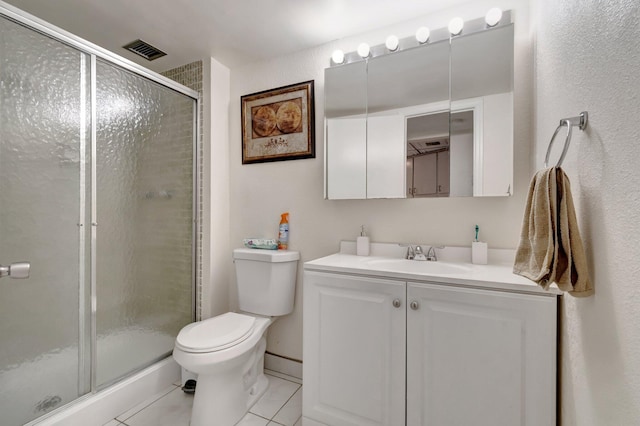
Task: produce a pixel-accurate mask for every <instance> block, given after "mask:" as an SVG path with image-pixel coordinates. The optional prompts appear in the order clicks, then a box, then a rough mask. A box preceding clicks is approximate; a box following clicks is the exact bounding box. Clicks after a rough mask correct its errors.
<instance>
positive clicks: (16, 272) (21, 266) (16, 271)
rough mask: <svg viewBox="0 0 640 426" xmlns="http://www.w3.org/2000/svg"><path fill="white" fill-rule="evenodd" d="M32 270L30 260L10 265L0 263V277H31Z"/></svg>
mask: <svg viewBox="0 0 640 426" xmlns="http://www.w3.org/2000/svg"><path fill="white" fill-rule="evenodd" d="M30 270H31V263H29V262H16V263H12V264H11V265H9V266H2V265H0V278H2V277H7V276H9V277H11V278H29V271H30Z"/></svg>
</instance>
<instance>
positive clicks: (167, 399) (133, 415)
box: [104, 371, 302, 426]
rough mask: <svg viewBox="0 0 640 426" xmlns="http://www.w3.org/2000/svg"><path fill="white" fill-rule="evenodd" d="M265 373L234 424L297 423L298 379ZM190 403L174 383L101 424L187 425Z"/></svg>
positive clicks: (281, 425)
mask: <svg viewBox="0 0 640 426" xmlns="http://www.w3.org/2000/svg"><path fill="white" fill-rule="evenodd" d="M265 373H266V374H267V376H268V378H269V387H268V388H267V391H266V392H265V394H264V395H263V396H262V398H260V399H259V400H258V402H256V403H255V405H254V406H253V407H252V408H251V410H249V413H247V415H246V416H245V417H244V418H243V419H242V420H240V422H238V424H237V425H236V426H267V425H268V426H301V425H302V420H301V416H302V381H301V380H300V379H297V378H295V377H290V376H286V375H284V374H280V373H277V372H273V371H265ZM192 404H193V396H192V395H187V394H185V393H184V392H182V389H180V384H179V383H176V384H174V385H172V386H171V387H169V388H167V389H165V390H164V391H163V392H161V393H159V394H157V395H154V396H153V397H151V398H149V399H148V400H147V401H144V402H142V403H141V404H139V405H137V406H136V407H134V408H132V409H130V410H128V411H126V412H124V413H122V414H120V415H119V416H117V417H116V418H115V419H113V420H111V421H110V422H109V423H106V424H105V425H104V426H123V425H124V426H189V420H190V418H191V405H192ZM212 424H213V423H212Z"/></svg>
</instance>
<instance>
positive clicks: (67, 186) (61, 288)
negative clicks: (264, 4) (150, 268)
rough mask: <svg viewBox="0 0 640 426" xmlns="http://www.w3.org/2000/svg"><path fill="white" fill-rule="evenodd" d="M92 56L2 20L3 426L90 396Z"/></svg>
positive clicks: (0, 401) (0, 321) (0, 377)
mask: <svg viewBox="0 0 640 426" xmlns="http://www.w3.org/2000/svg"><path fill="white" fill-rule="evenodd" d="M89 64H90V62H89V55H87V54H85V53H82V52H80V51H78V50H76V49H74V48H72V47H69V46H67V45H65V44H62V43H60V42H58V41H56V40H53V39H51V38H49V37H47V36H45V35H42V34H40V33H37V32H35V31H33V30H31V29H28V28H26V27H23V26H21V25H19V24H17V23H15V22H13V21H10V20H8V19H5V18H3V17H0V109H1V112H0V264H2V265H5V266H6V265H8V264H10V263H12V262H19V261H28V262H30V263H31V272H30V277H29V278H27V279H11V277H3V278H2V279H0V423H1V424H3V425H8V426H16V425H21V424H24V423H26V422H28V421H30V420H32V419H34V418H36V417H39V416H41V415H43V414H45V413H47V412H49V411H51V410H53V409H55V408H57V407H59V406H62V405H64V404H66V403H68V402H70V401H73V400H74V399H76V398H78V397H79V396H80V395H82V394H84V393H87V392H89V390H90V382H89V379H90V374H89V368H90V363H89V361H90V356H89V350H90V344H89V343H90V336H89V327H88V326H87V325H88V323H89V318H90V315H89V285H88V282H89V280H88V276H87V274H86V271H87V269H88V265H87V263H86V259H87V258H88V256H85V253H88V246H87V243H86V241H87V240H88V239H87V238H85V229H86V226H84V225H85V224H86V223H88V217H87V211H88V210H87V209H85V199H86V196H87V192H86V188H87V185H86V181H87V172H88V170H89V165H88V162H87V140H88V137H87V136H88V134H89V124H90V123H89V121H88V120H87V111H88V110H89V109H90V97H89V90H88V81H89Z"/></svg>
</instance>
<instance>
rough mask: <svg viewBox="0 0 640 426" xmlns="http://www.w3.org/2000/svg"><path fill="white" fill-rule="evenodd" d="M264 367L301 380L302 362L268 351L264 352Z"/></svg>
mask: <svg viewBox="0 0 640 426" xmlns="http://www.w3.org/2000/svg"><path fill="white" fill-rule="evenodd" d="M264 368H266V369H267V370H272V371H276V372H278V373H282V374H286V375H287V376H291V377H295V378H297V379H300V380H302V362H300V361H296V360H293V359H290V358H285V357H282V356H278V355H275V354H270V353H269V352H267V353H265V354H264Z"/></svg>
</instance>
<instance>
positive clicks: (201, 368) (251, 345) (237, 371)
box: [173, 249, 300, 426]
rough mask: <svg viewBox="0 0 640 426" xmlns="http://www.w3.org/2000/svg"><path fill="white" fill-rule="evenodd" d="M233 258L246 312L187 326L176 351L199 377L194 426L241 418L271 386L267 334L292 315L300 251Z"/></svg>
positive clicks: (221, 425) (242, 253) (241, 252)
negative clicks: (266, 359) (267, 371)
mask: <svg viewBox="0 0 640 426" xmlns="http://www.w3.org/2000/svg"><path fill="white" fill-rule="evenodd" d="M233 257H234V262H235V264H236V272H237V274H236V275H237V285H238V304H239V306H240V309H242V310H243V311H242V312H241V313H236V312H227V313H225V314H222V315H218V316H216V317H214V318H209V319H206V320H204V321H200V322H195V323H192V324H189V325H187V326H185V327H184V328H183V329H182V330H181V331H180V333H179V334H178V337H177V338H176V342H175V347H174V350H173V357H174V359H175V360H176V362H177V363H178V364H180V365H181V366H182V367H184V368H185V369H187V370H189V371H191V372H193V373H195V374H197V375H198V379H197V387H196V391H195V395H194V400H193V408H192V412H191V423H190V424H191V426H211V425H215V426H233V425H235V424H236V423H237V422H238V421H239V420H241V419H242V417H243V416H244V415H245V414H246V413H247V411H248V410H249V408H250V407H251V406H252V405H253V404H254V403H255V402H256V401H257V400H258V399H259V398H260V396H262V394H263V393H264V392H265V390H266V389H267V386H268V380H267V378H266V377H265V375H264V371H263V370H264V353H265V350H266V346H267V343H266V331H267V329H268V327H269V325H271V323H272V322H274V321H275V319H277V317H278V316H282V315H286V314H288V313H290V312H291V311H292V310H293V295H294V292H295V280H296V270H297V261H298V259H299V258H300V255H299V253H298V252H290V251H277V252H276V251H266V250H262V251H260V250H251V249H236V250H234V255H233ZM247 309H250V312H245V310H247Z"/></svg>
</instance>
